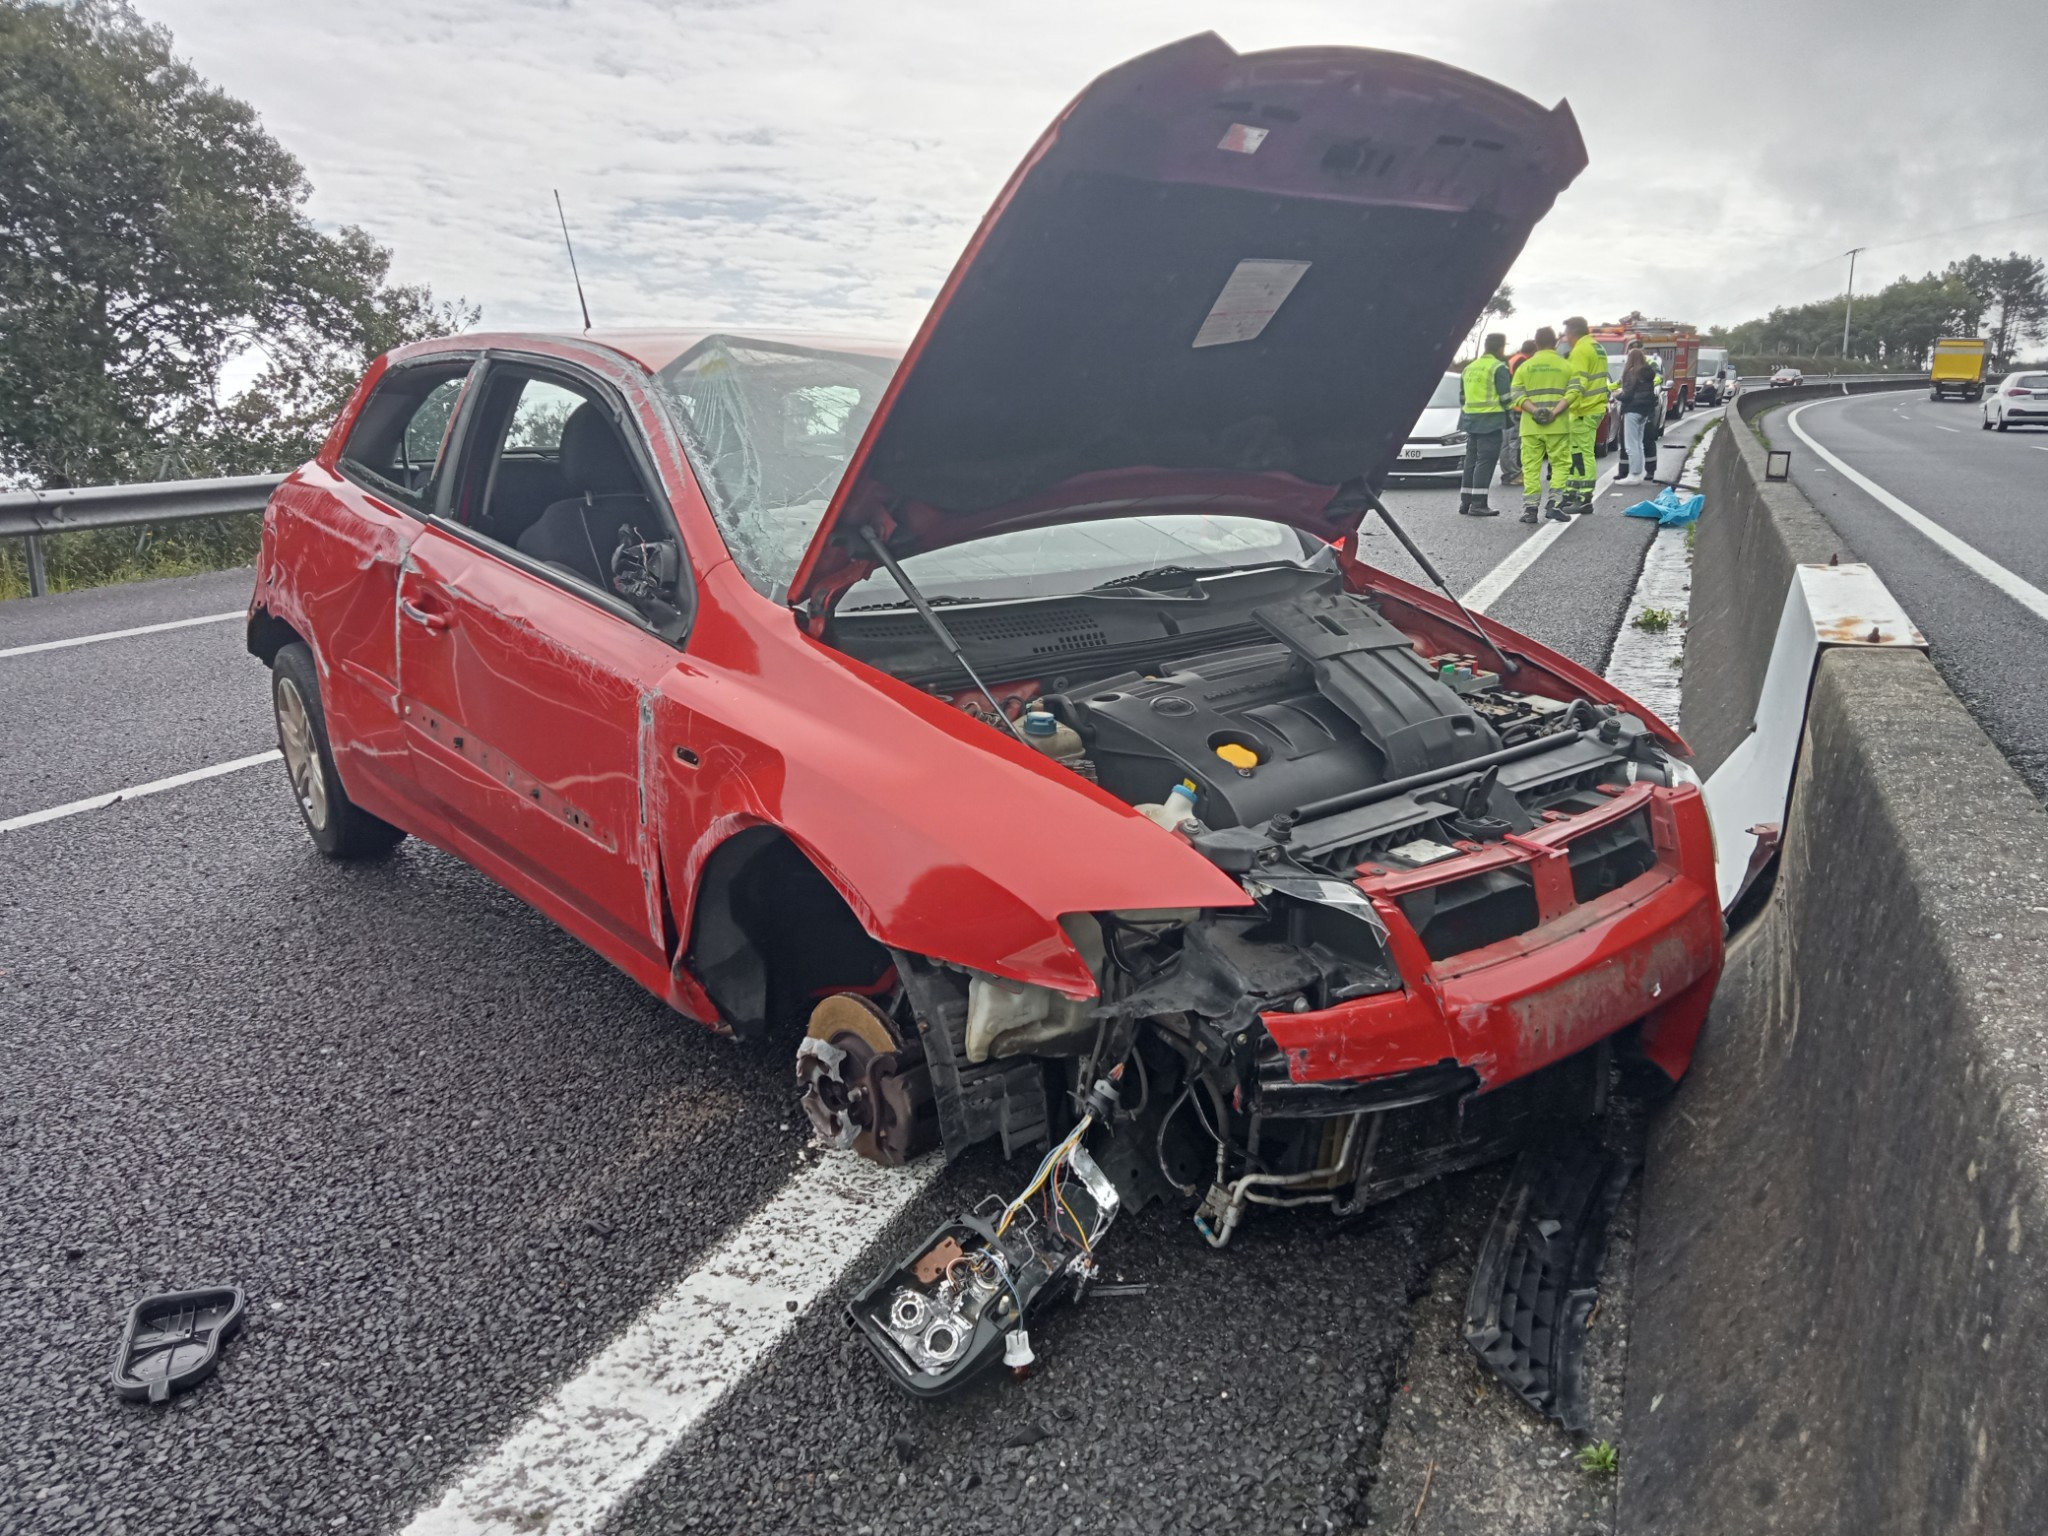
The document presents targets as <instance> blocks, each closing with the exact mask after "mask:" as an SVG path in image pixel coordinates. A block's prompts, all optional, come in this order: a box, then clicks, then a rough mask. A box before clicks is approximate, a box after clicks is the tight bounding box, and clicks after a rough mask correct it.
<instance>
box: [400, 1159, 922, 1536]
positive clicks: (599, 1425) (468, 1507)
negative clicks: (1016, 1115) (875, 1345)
mask: <svg viewBox="0 0 2048 1536" xmlns="http://www.w3.org/2000/svg"><path fill="white" fill-rule="evenodd" d="M941 1162H942V1159H940V1158H938V1157H935V1156H934V1157H928V1158H926V1159H925V1160H924V1161H923V1162H922V1163H920V1164H918V1165H916V1166H915V1167H911V1168H877V1167H875V1166H874V1165H873V1164H872V1163H869V1162H867V1161H865V1160H864V1159H862V1158H860V1157H857V1156H856V1155H854V1154H853V1153H851V1152H834V1153H828V1154H827V1155H826V1156H825V1158H824V1159H823V1160H822V1161H821V1162H818V1163H815V1164H813V1165H812V1166H811V1167H809V1168H806V1169H804V1170H802V1171H801V1172H799V1173H798V1174H797V1175H796V1176H795V1177H794V1178H792V1179H791V1180H790V1181H789V1182H788V1183H787V1184H785V1185H784V1186H783V1187H782V1189H781V1190H780V1192H778V1193H777V1194H776V1196H775V1198H774V1199H772V1200H770V1201H769V1202H768V1204H767V1205H766V1206H764V1207H762V1209H761V1210H759V1211H758V1212H756V1213H755V1214H754V1215H753V1216H752V1217H750V1218H748V1220H747V1221H746V1222H745V1223H744V1224H743V1225H741V1226H740V1227H739V1228H738V1229H737V1230H735V1231H734V1232H733V1233H732V1234H731V1235H730V1236H728V1237H727V1238H726V1239H725V1241H724V1242H722V1243H720V1244H719V1245H718V1247H717V1248H716V1249H715V1250H714V1251H713V1252H712V1253H711V1254H710V1255H709V1256H708V1257H707V1258H706V1259H705V1260H704V1262H703V1263H702V1264H700V1265H698V1266H697V1268H696V1269H695V1270H693V1271H691V1272H690V1273H689V1274H688V1275H685V1276H684V1277H683V1278H682V1279H681V1280H679V1281H677V1282H676V1284H675V1285H673V1286H671V1287H670V1288H669V1289H668V1290H667V1291H665V1292H664V1293H663V1294H662V1295H661V1296H659V1297H658V1298H656V1300H655V1302H654V1304H653V1305H652V1306H651V1307H649V1308H648V1309H647V1311H645V1312H644V1313H642V1314H641V1315H640V1317H639V1318H638V1319H636V1320H635V1321H634V1323H633V1325H632V1326H631V1327H630V1328H628V1329H627V1330H626V1332H625V1334H624V1335H623V1336H621V1337H620V1338H619V1340H618V1341H617V1342H616V1343H614V1344H611V1345H610V1346H608V1347H607V1348H606V1349H605V1350H604V1351H603V1352H602V1353H600V1354H599V1355H598V1356H597V1357H596V1358H595V1359H594V1360H592V1361H591V1362H590V1363H589V1364H588V1365H587V1366H585V1367H584V1368H583V1370H582V1372H581V1374H579V1375H577V1376H576V1377H575V1378H574V1379H572V1380H570V1381H568V1382H565V1383H563V1385H562V1386H561V1387H560V1388H558V1389H557V1390H556V1392H555V1395H554V1396H553V1397H551V1398H550V1399H548V1401H547V1402H545V1403H543V1404H542V1405H541V1406H540V1407H539V1408H538V1409H537V1410H535V1412H534V1413H533V1414H532V1415H531V1416H530V1417H528V1418H527V1420H526V1421H525V1422H524V1423H523V1424H521V1425H520V1426H519V1427H518V1428H517V1429H515V1430H514V1431H513V1432H512V1434H511V1436H510V1438H508V1439H507V1440H506V1441H505V1442H504V1443H503V1444H502V1445H500V1446H499V1447H498V1448H497V1449H496V1450H495V1451H493V1452H491V1453H490V1455H489V1456H487V1457H486V1458H485V1459H484V1460H483V1461H481V1462H478V1463H476V1464H475V1465H473V1466H472V1467H470V1468H469V1469H468V1470H467V1471H466V1472H464V1473H463V1474H462V1476H461V1477H460V1478H459V1479H458V1480H457V1482H456V1483H455V1485H454V1487H452V1488H450V1489H449V1490H448V1491H447V1493H445V1494H444V1495H443V1496H442V1497H441V1500H440V1502H438V1503H437V1504H435V1505H434V1506H433V1507H432V1508H430V1509H427V1510H423V1511H422V1512H421V1513H420V1514H419V1515H417V1516H416V1517H415V1518H414V1519H413V1522H412V1523H411V1524H410V1525H408V1526H407V1527H406V1528H405V1530H404V1532H403V1533H402V1536H516V1533H521V1532H535V1531H545V1532H547V1536H585V1533H587V1532H590V1531H592V1530H595V1529H596V1528H597V1526H598V1525H599V1524H600V1523H601V1522H602V1521H603V1520H604V1518H605V1517H606V1515H608V1514H609V1513H610V1512H611V1510H612V1509H613V1507H614V1506H615V1505H617V1504H618V1502H619V1501H620V1500H621V1499H623V1498H624V1497H625V1496H626V1495H627V1494H628V1493H629V1492H631V1491H632V1488H633V1486H634V1484H636V1483H638V1482H639V1481H640V1479H641V1478H642V1477H644V1476H646V1474H647V1473H648V1472H649V1471H650V1470H651V1469H652V1468H653V1467H654V1465H655V1463H656V1462H658V1461H660V1460H661V1458H662V1456H663V1455H665V1454H666V1453H667V1452H668V1451H669V1450H670V1449H671V1448H672V1447H673V1446H674V1445H675V1444H676V1442H677V1441H678V1440H680V1439H681V1438H682V1437H683V1436H684V1435H685V1434H687V1433H688V1432H689V1431H690V1430H691V1429H693V1428H695V1427H696V1425H697V1423H698V1422H699V1421H700V1420H701V1419H702V1418H703V1417H704V1415H705V1414H707V1413H709V1412H710V1411H711V1409H712V1408H713V1407H714V1406H715V1405H716V1404H717V1402H718V1400H719V1399H720V1398H721V1397H723V1396H724V1395H725V1394H726V1392H727V1391H728V1390H730V1389H731V1388H732V1386H733V1385H734V1384H735V1383H736V1382H738V1381H739V1380H740V1379H741V1378H742V1377H743V1376H745V1375H746V1373H747V1372H748V1371H749V1370H750V1369H751V1368H752V1367H753V1366H754V1365H755V1364H756V1363H757V1362H759V1360H760V1359H761V1357H762V1356H763V1355H765V1354H767V1352H768V1351H769V1350H770V1349H771V1348H773V1347H774V1346H775V1344H776V1343H777V1342H778V1341H780V1340H781V1339H782V1337H783V1336H784V1335H785V1334H787V1333H788V1332H789V1331H790V1329H792V1328H794V1327H795V1326H796V1323H797V1320H798V1318H799V1317H800V1316H801V1315H802V1314H803V1313H804V1312H805V1310H806V1309H808V1308H809V1307H810V1305H811V1304H812V1303H813V1302H814V1301H816V1300H817V1299H818V1298H819V1297H820V1296H821V1295H823V1294H824V1293H825V1291H826V1290H827V1289H829V1288H830V1286H831V1285H832V1283H833V1282H834V1281H835V1280H837V1279H838V1277H839V1275H840V1274H841V1273H842V1272H843V1271H844V1270H845V1269H846V1267H847V1266H848V1265H849V1264H850V1263H852V1262H853V1261H854V1260H856V1259H857V1258H859V1257H860V1255H861V1253H862V1251H863V1250H864V1249H865V1248H866V1247H867V1245H868V1244H869V1243H871V1242H872V1241H874V1239H875V1238H876V1237H878V1236H879V1235H880V1234H881V1232H882V1229H883V1228H884V1227H886V1226H887V1225H888V1224H889V1222H890V1221H891V1220H893V1219H894V1218H895V1216H896V1215H897V1213H898V1212H899V1211H901V1210H902V1209H903V1208H904V1207H905V1206H906V1205H908V1204H909V1203H910V1201H911V1199H912V1198H913V1197H914V1196H915V1195H916V1194H917V1193H918V1191H920V1190H921V1189H923V1188H924V1187H925V1185H927V1184H928V1183H930V1182H931V1180H932V1179H933V1178H934V1177H935V1176H936V1175H937V1173H938V1171H939V1166H940V1164H941ZM791 1303H795V1305H794V1307H792V1306H791ZM835 1347H836V1346H835Z"/></svg>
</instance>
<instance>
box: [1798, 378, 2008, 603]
mask: <svg viewBox="0 0 2048 1536" xmlns="http://www.w3.org/2000/svg"><path fill="white" fill-rule="evenodd" d="M1833 404H1835V402H1834V401H1832V400H1809V401H1807V402H1806V404H1804V405H1801V406H1795V407H1794V408H1793V409H1792V410H1791V411H1790V412H1788V413H1787V414H1786V417H1785V425H1786V426H1788V427H1790V428H1791V429H1792V431H1793V432H1794V433H1795V434H1796V435H1797V436H1798V438H1799V440H1800V441H1801V442H1802V443H1804V444H1806V446H1807V447H1809V448H1811V449H1812V450H1813V451H1814V452H1815V453H1817V454H1819V455H1820V456H1821V457H1822V458H1824V459H1826V460H1827V461H1828V463H1830V464H1832V465H1833V466H1834V467H1835V468H1836V470H1838V471H1839V472H1840V473H1842V474H1844V475H1847V476H1848V477H1849V478H1850V479H1851V480H1853V481H1854V482H1855V483H1856V484H1857V485H1859V486H1861V487H1862V488H1863V489H1864V490H1865V491H1866V492H1868V493H1869V495H1870V496H1871V497H1872V498H1873V499H1874V500H1875V501H1876V502H1877V504H1878V505H1879V506H1881V507H1883V508H1885V509H1886V510H1887V511H1889V512H1891V513H1893V514H1894V515H1895V516H1897V517H1898V518H1899V519H1900V520H1901V521H1902V522H1904V523H1905V524H1906V525H1907V526H1908V527H1911V528H1913V529H1916V530H1917V531H1919V532H1920V533H1921V534H1923V535H1925V536H1926V538H1927V539H1928V541H1929V542H1931V543H1932V544H1934V545H1935V546H1936V547H1937V548H1939V549H1941V550H1943V551H1945V552H1946V553H1947V554H1949V555H1952V556H1954V557H1955V558H1956V559H1957V560H1959V561H1961V562H1962V563H1963V564H1964V565H1966V566H1968V567H1969V568H1970V569H1971V570H1973V571H1975V572H1976V573H1977V574H1978V575H1979V576H1982V577H1983V578H1984V579H1985V580H1986V581H1988V582H1990V583H1991V585H1993V586H1994V587H1996V588H1998V590H1999V591H2001V592H2003V593H2004V594H2005V595H2006V596H2007V597H2010V598H2012V599H2013V600H2014V601H2015V602H2017V603H2019V604H2020V605H2021V606H2022V607H2024V608H2027V609H2029V610H2030V611H2032V612H2033V613H2034V614H2035V615H2036V616H2037V617H2039V618H2043V619H2048V592H2043V591H2042V590H2041V589H2040V588H2039V587H2037V586H2035V585H2034V584H2033V583H2032V582H2031V581H2027V580H2025V579H2024V578H2022V577H2019V576H2015V575H2014V574H2013V573H2012V572H2011V571H2008V570H2007V569H2006V568H2005V567H2004V566H2002V565H2000V564H1999V563H1998V562H1997V561H1996V560H1994V559H1992V558H1991V557H1990V556H1989V555H1987V554H1985V553H1983V552H1982V551H1981V550H1979V549H1978V548H1977V547H1976V546H1975V545H1972V544H1965V543H1964V542H1963V541H1962V540H1961V539H1959V538H1957V537H1956V536H1955V535H1954V534H1952V533H1950V532H1949V531H1948V530H1947V529H1946V528H1944V527H1942V526H1941V524H1939V523H1937V522H1936V521H1934V519H1933V518H1931V517H1929V516H1927V515H1926V514H1925V513H1923V512H1920V511H1918V510H1916V509H1915V508H1913V507H1909V506H1908V505H1906V503H1905V502H1903V501H1901V500H1899V498H1898V497H1896V496H1894V495H1893V494H1892V493H1891V492H1890V491H1888V490H1886V489H1885V488H1884V487H1883V486H1881V485H1879V484H1878V483H1877V482H1876V481H1875V480H1873V479H1871V478H1870V477H1869V476H1868V475H1865V474H1863V473H1862V472H1861V471H1859V470H1855V469H1851V468H1850V467H1849V466H1848V465H1847V464H1845V463H1844V462H1843V461H1842V460H1841V459H1840V458H1839V457H1837V456H1836V455H1835V454H1832V453H1830V452H1829V451H1828V450H1827V449H1825V448H1823V447H1822V446H1821V445H1820V444H1819V443H1817V442H1815V441H1814V440H1813V436H1812V434H1811V433H1809V432H1808V431H1807V430H1806V428H1804V427H1802V426H1801V425H1799V418H1800V416H1801V415H1803V414H1804V413H1805V412H1807V411H1810V410H1812V409H1813V407H1815V406H1816V405H1833Z"/></svg>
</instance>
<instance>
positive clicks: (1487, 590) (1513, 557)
mask: <svg viewBox="0 0 2048 1536" xmlns="http://www.w3.org/2000/svg"><path fill="white" fill-rule="evenodd" d="M1619 456H1620V450H1619V449H1617V450H1616V457H1617V458H1619ZM1620 470H1621V466H1620V464H1619V463H1615V464H1610V465H1608V467H1607V472H1606V473H1605V474H1604V475H1602V476H1601V477H1600V479H1599V480H1598V482H1596V483H1595V485H1594V486H1593V500H1594V501H1595V502H1598V501H1599V500H1600V498H1601V497H1602V496H1604V495H1606V494H1607V488H1608V486H1610V485H1612V484H1613V483H1614V477H1615V475H1616V474H1618V473H1619V472H1620ZM1579 521H1581V519H1580V518H1576V517H1575V518H1573V519H1572V521H1571V523H1554V522H1552V521H1550V519H1548V518H1545V519H1544V520H1543V526H1542V527H1541V528H1538V529H1537V530H1536V531H1535V532H1534V533H1532V534H1530V535H1529V537H1527V538H1526V539H1524V540H1522V542H1521V543H1519V544H1517V545H1516V546H1515V547H1514V549H1513V551H1512V552H1511V553H1510V554H1509V555H1508V557H1507V559H1505V560H1503V561H1501V563H1500V564H1499V565H1496V566H1495V567H1494V568H1493V569H1492V570H1490V571H1488V572H1487V573H1486V574H1485V575H1484V576H1482V577H1480V578H1479V580H1478V581H1477V582H1475V583H1473V586H1472V590H1471V591H1469V592H1467V593H1466V594H1465V595H1464V596H1463V597H1461V598H1459V599H1458V601H1459V602H1461V603H1463V604H1464V605H1465V606H1466V607H1467V608H1470V609H1471V610H1472V611H1473V612H1474V613H1484V612H1486V610H1487V609H1488V608H1490V607H1491V606H1492V605H1493V604H1495V603H1497V602H1499V601H1500V600H1501V597H1502V595H1503V594H1505V593H1506V591H1507V589H1508V588H1509V587H1512V586H1513V585H1514V584H1515V583H1516V582H1517V581H1519V580H1520V579H1521V577H1522V573H1523V572H1524V571H1526V570H1528V569H1529V567H1530V566H1532V565H1534V564H1535V563H1536V562H1537V560H1539V559H1540V558H1541V557H1542V555H1543V551H1545V550H1546V549H1548V548H1550V546H1551V545H1553V544H1555V543H1556V542H1557V541H1558V540H1559V539H1561V538H1563V537H1564V535H1565V531H1566V530H1567V529H1568V528H1570V527H1571V526H1572V523H1576V522H1579Z"/></svg>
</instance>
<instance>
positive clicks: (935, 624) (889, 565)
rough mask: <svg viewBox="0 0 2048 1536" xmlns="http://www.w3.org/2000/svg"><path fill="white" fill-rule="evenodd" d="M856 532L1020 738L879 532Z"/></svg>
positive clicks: (990, 704) (931, 629)
mask: <svg viewBox="0 0 2048 1536" xmlns="http://www.w3.org/2000/svg"><path fill="white" fill-rule="evenodd" d="M860 536H861V537H862V538H863V539H865V540H867V546H868V548H869V549H872V550H873V551H874V552H875V558H876V559H877V560H879V561H881V562H882V565H883V567H884V569H886V570H887V571H888V573H889V574H890V575H891V576H893V577H894V578H895V579H896V585H897V586H899V587H901V588H902V589H903V595H904V596H905V597H907V598H909V599H910V606H911V607H913V608H915V609H916V610H917V616H918V617H919V618H920V619H923V620H924V624H925V628H927V629H929V630H930V631H931V632H932V633H933V635H935V636H937V637H938V642H939V644H941V645H943V646H944V647H945V648H946V651H947V653H948V654H949V655H951V656H952V658H953V659H954V660H955V661H957V662H959V663H960V670H961V671H963V672H965V673H966V674H967V675H968V676H969V677H971V678H973V679H974V686H975V687H977V688H979V689H980V690H981V696H982V697H983V698H984V699H987V700H988V707H989V708H990V709H992V710H994V711H995V712H996V718H997V719H998V720H1000V721H1002V722H1003V724H1004V725H1007V726H1008V727H1009V728H1010V734H1011V735H1012V736H1014V737H1016V738H1017V739H1018V740H1019V741H1023V740H1024V732H1023V730H1022V729H1020V728H1019V726H1018V724H1017V722H1016V721H1014V720H1012V719H1011V718H1010V717H1009V716H1008V715H1006V714H1004V713H1003V706H1002V705H1000V704H998V703H997V702H996V696H995V695H994V694H992V693H990V692H989V691H988V684H987V683H984V682H983V681H982V680H981V674H980V673H979V672H977V671H975V670H974V663H973V662H971V661H969V660H968V659H967V653H966V652H965V651H963V650H961V649H960V642H959V641H958V640H955V639H954V638H953V632H952V631H951V630H950V629H948V628H946V621H945V620H944V619H942V618H940V617H939V616H938V614H937V613H935V612H934V611H933V609H932V605H931V604H930V603H928V602H926V601H925V596H924V594H923V593H922V592H920V591H918V590H917V588H916V586H915V585H913V584H912V582H911V580H910V577H909V576H907V575H906V574H904V570H903V567H902V566H900V565H898V564H897V563H896V557H895V556H894V555H892V554H890V553H889V546H888V545H887V544H884V543H883V542H882V536H881V535H880V534H879V533H877V532H875V530H874V529H873V528H872V527H868V528H863V529H861V531H860Z"/></svg>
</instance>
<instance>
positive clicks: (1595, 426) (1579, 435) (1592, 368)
mask: <svg viewBox="0 0 2048 1536" xmlns="http://www.w3.org/2000/svg"><path fill="white" fill-rule="evenodd" d="M1589 329H1590V328H1589V327H1588V326H1587V324H1586V319H1585V316H1583V315H1573V316H1572V317H1571V318H1570V319H1569V320H1567V321H1565V323H1564V353H1565V360H1566V361H1567V362H1568V363H1570V364H1571V370H1572V382H1571V386H1570V388H1571V397H1572V399H1571V407H1570V409H1569V410H1568V411H1567V412H1566V415H1567V417H1568V418H1569V421H1570V427H1571V430H1570V434H1569V443H1568V446H1569V449H1570V458H1569V459H1568V460H1567V461H1566V466H1565V493H1564V497H1563V499H1562V500H1560V501H1559V503H1558V505H1559V506H1561V507H1563V508H1564V509H1565V510H1566V511H1567V512H1590V511H1592V510H1593V483H1594V478H1595V476H1594V472H1593V449H1594V446H1595V445H1596V444H1597V443H1598V442H1599V441H1600V421H1601V418H1602V417H1604V416H1606V414H1607V395H1608V389H1609V382H1608V378H1607V352H1606V349H1605V348H1603V347H1602V346H1601V345H1600V343H1599V342H1597V341H1595V340H1594V339H1593V338H1592V336H1591V335H1590V334H1588V332H1589Z"/></svg>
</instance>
